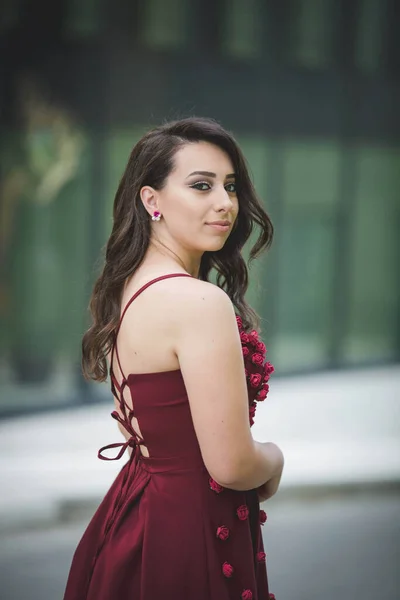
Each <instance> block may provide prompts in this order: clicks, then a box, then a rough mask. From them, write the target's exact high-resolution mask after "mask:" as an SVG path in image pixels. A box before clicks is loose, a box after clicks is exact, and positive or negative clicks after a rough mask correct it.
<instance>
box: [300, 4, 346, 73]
mask: <svg viewBox="0 0 400 600" xmlns="http://www.w3.org/2000/svg"><path fill="white" fill-rule="evenodd" d="M295 9H296V12H295V14H296V17H294V18H293V17H292V19H291V23H292V24H291V26H290V30H291V32H292V44H291V47H292V60H294V61H295V62H296V63H298V64H300V65H302V66H304V67H309V68H321V67H325V66H327V65H329V64H330V63H331V62H332V42H333V29H332V23H333V20H334V19H333V18H334V10H335V2H334V0H299V1H298V2H296V4H295Z"/></svg>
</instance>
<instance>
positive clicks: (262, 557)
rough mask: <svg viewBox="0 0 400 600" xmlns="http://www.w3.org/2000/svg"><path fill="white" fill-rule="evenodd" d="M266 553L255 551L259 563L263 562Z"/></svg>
mask: <svg viewBox="0 0 400 600" xmlns="http://www.w3.org/2000/svg"><path fill="white" fill-rule="evenodd" d="M266 557H267V555H266V554H265V552H257V554H256V559H257V561H258V562H259V563H263V562H265V559H266Z"/></svg>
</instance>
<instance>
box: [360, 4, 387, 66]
mask: <svg viewBox="0 0 400 600" xmlns="http://www.w3.org/2000/svg"><path fill="white" fill-rule="evenodd" d="M385 8H386V6H385V1H377V0H361V2H360V3H359V9H358V10H359V13H358V20H357V31H356V44H355V63H356V65H357V67H359V68H360V69H362V70H364V71H376V70H377V69H378V68H379V66H380V64H381V60H382V41H383V35H384V33H383V26H384V16H385Z"/></svg>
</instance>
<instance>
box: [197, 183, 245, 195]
mask: <svg viewBox="0 0 400 600" xmlns="http://www.w3.org/2000/svg"><path fill="white" fill-rule="evenodd" d="M189 187H190V188H192V189H195V190H199V191H200V192H208V191H209V190H211V187H212V186H211V184H210V183H208V181H196V183H192V184H191V185H190V186H189ZM224 188H225V189H226V191H227V192H228V194H236V183H233V182H232V183H227V184H225V185H224Z"/></svg>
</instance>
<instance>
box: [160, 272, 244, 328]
mask: <svg viewBox="0 0 400 600" xmlns="http://www.w3.org/2000/svg"><path fill="white" fill-rule="evenodd" d="M171 283H172V282H171ZM176 283H177V285H175V286H169V287H168V289H165V295H164V296H163V297H164V299H165V301H166V302H167V303H168V304H169V308H170V315H171V316H172V317H173V319H174V321H175V323H176V324H178V325H179V324H180V325H184V326H186V324H187V323H188V321H189V322H191V323H193V320H194V319H195V320H196V322H197V323H201V322H202V321H204V320H206V321H207V322H208V323H210V324H211V322H213V323H220V325H221V324H222V323H221V320H222V319H223V318H224V317H225V319H228V320H229V321H231V322H232V319H234V316H235V313H234V308H233V305H232V302H231V299H230V298H229V296H228V295H227V294H226V293H225V292H224V290H222V289H221V288H219V287H218V286H216V285H214V284H213V283H209V282H208V281H201V280H199V279H195V278H189V277H184V278H183V277H182V278H181V279H179V284H178V282H176Z"/></svg>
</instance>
